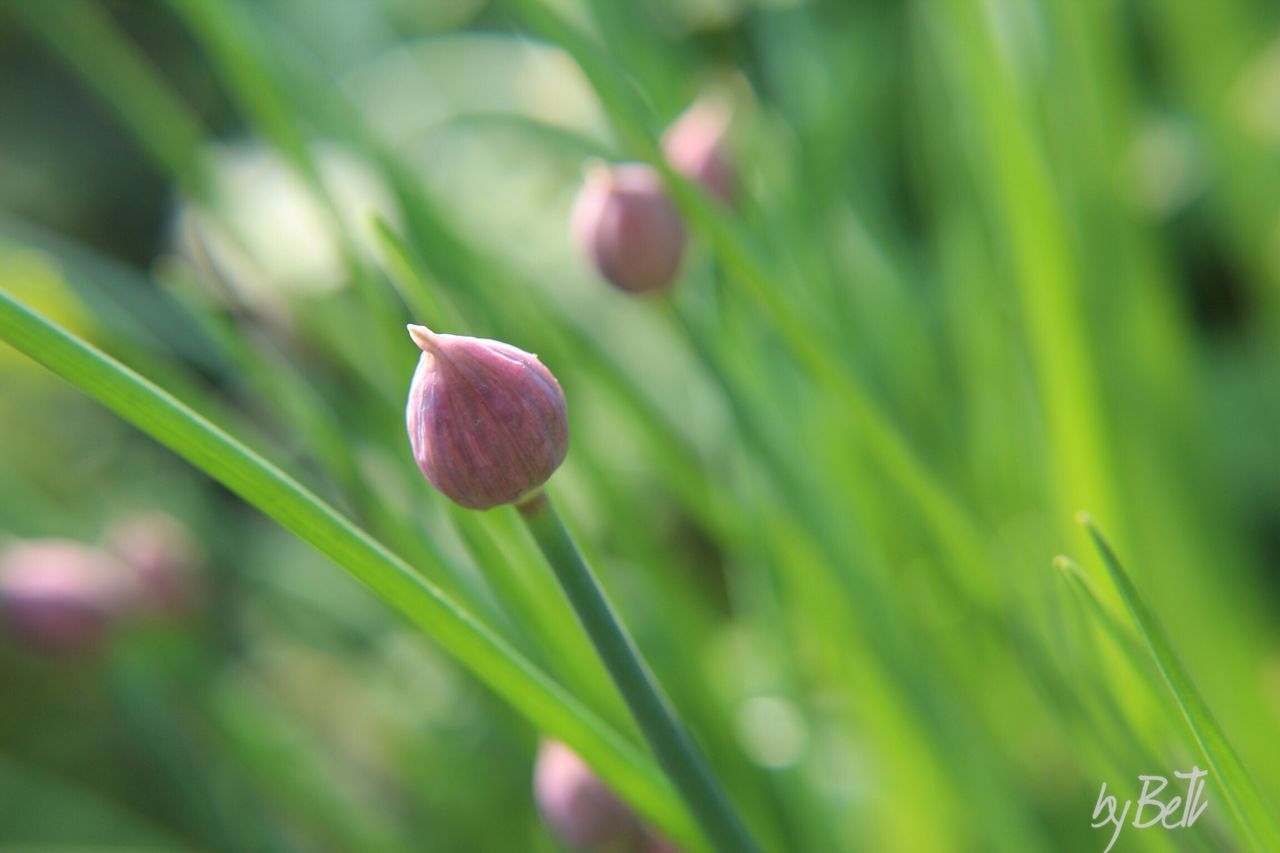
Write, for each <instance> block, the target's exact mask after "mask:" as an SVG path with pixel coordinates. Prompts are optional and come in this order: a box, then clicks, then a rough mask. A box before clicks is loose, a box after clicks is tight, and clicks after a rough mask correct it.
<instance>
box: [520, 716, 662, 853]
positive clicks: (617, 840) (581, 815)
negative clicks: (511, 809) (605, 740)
mask: <svg viewBox="0 0 1280 853" xmlns="http://www.w3.org/2000/svg"><path fill="white" fill-rule="evenodd" d="M533 795H534V800H535V801H536V802H537V804H538V811H539V812H540V813H541V814H542V818H543V820H545V821H546V822H547V825H548V826H549V827H550V828H551V830H552V832H554V833H555V835H556V836H557V837H559V838H560V839H561V840H562V841H563V842H564V843H565V844H568V845H570V846H572V847H573V848H574V849H581V850H600V849H604V848H606V847H608V848H609V849H628V848H631V847H633V846H634V845H631V844H626V843H625V842H626V841H629V840H630V839H631V837H633V836H634V835H635V834H636V832H637V830H638V825H637V822H636V819H635V816H634V815H633V814H632V812H631V810H630V809H629V808H627V806H626V805H625V804H624V803H623V802H622V801H621V800H619V799H618V797H617V796H616V795H615V794H614V793H613V791H611V790H609V788H608V787H607V786H606V785H605V784H604V782H602V781H600V778H599V777H598V776H596V774H595V773H594V772H593V771H592V770H591V768H590V767H588V766H587V764H586V762H584V761H583V760H582V759H581V758H579V757H578V755H577V753H575V752H574V751H573V750H571V749H569V747H567V746H565V745H564V744H562V743H559V742H557V741H544V742H543V744H542V746H541V748H540V749H539V750H538V760H537V763H536V765H535V766H534V771H533Z"/></svg>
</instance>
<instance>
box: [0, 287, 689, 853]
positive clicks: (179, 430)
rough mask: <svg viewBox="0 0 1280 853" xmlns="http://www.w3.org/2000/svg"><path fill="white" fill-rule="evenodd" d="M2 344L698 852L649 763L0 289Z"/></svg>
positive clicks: (470, 625) (510, 652)
mask: <svg viewBox="0 0 1280 853" xmlns="http://www.w3.org/2000/svg"><path fill="white" fill-rule="evenodd" d="M0 339H3V340H5V341H6V342H8V343H9V344H11V345H12V346H14V347H15V348H16V349H18V350H20V351H22V352H24V353H26V354H27V355H28V356H30V357H31V358H33V359H35V360H36V361H38V362H39V363H41V364H43V365H44V366H45V367H47V368H49V369H50V370H52V371H53V372H54V373H56V374H58V375H59V376H61V377H63V378H64V379H66V380H68V381H69V382H71V383H72V384H73V385H75V386H77V387H78V388H80V389H81V390H82V391H84V392H85V393H86V394H88V395H89V396H90V397H92V398H94V399H95V400H97V401H98V402H100V403H102V404H103V405H105V406H106V407H107V408H109V409H111V410H112V411H113V412H115V413H116V414H118V415H120V416H121V417H122V418H124V419H125V420H127V421H129V422H130V423H132V424H133V425H135V426H137V427H138V428H139V429H141V430H143V431H144V432H146V433H147V434H148V435H150V436H151V437H152V438H154V439H155V440H157V441H158V442H160V443H161V444H163V445H165V446H166V447H168V448H169V449H171V450H173V451H174V452H175V453H177V454H178V455H180V456H182V457H183V458H185V459H186V460H187V461H188V462H191V463H192V464H193V465H195V466H196V467H197V468H199V469H201V470H202V471H204V472H205V473H207V474H209V475H210V476H211V477H213V478H214V479H216V480H217V481H218V482H220V483H222V484H223V485H224V486H226V487H227V488H229V489H231V490H232V491H234V492H235V493H236V494H238V495H240V496H241V497H242V498H244V499H245V500H246V501H248V502H249V503H251V504H253V505H254V506H256V507H257V508H258V509H260V510H262V511H263V512H264V513H266V514H267V515H268V516H270V517H271V518H273V519H274V520H276V521H277V522H279V523H280V524H281V525H282V526H283V527H285V528H286V529H288V530H290V531H291V532H293V533H294V534H296V535H297V536H298V537H299V538H301V539H302V540H304V541H306V542H307V543H309V544H310V545H312V546H314V547H315V548H316V549H317V550H319V551H321V552H322V553H324V554H326V555H327V556H328V557H330V558H331V559H332V560H333V561H334V562H336V563H337V564H338V565H340V566H342V567H343V568H344V569H346V570H347V571H349V572H350V573H351V574H352V575H353V576H354V577H355V578H356V579H358V580H360V581H361V582H362V583H364V584H365V585H366V586H368V587H369V588H370V589H372V590H373V591H374V592H375V593H377V594H378V595H379V596H381V597H382V598H383V599H385V600H386V601H387V602H389V603H391V604H393V605H395V607H397V608H398V609H399V610H400V611H401V612H403V613H404V614H405V615H406V616H407V617H409V618H410V619H411V620H412V621H413V622H415V623H416V624H417V625H419V626H420V627H421V628H422V629H423V630H424V631H426V632H427V633H428V634H429V635H430V636H432V637H433V638H435V639H436V641H437V642H439V643H440V645H441V646H442V647H443V648H445V649H446V650H447V651H449V652H450V653H451V654H452V655H454V656H455V657H456V658H457V659H458V660H459V661H461V662H462V663H463V664H464V665H466V666H467V667H468V668H469V669H470V670H471V671H472V672H473V673H475V674H476V675H477V677H479V678H480V679H481V680H483V681H484V682H485V683H486V684H488V685H489V686H490V687H491V688H492V689H493V690H494V691H495V692H496V693H498V694H499V695H500V696H502V697H503V698H505V699H506V700H507V701H508V702H510V703H511V705H512V706H513V707H514V708H516V709H517V710H518V711H520V712H521V713H522V714H524V715H525V716H526V717H527V718H528V719H529V720H530V721H531V722H532V723H534V725H536V726H537V727H538V728H539V729H540V730H542V731H545V732H546V733H548V734H550V735H552V736H554V737H557V738H559V739H561V740H563V741H565V742H566V743H568V744H569V745H570V746H572V747H573V748H574V749H575V750H576V751H577V752H578V753H579V754H581V755H582V756H583V758H584V759H586V760H587V761H589V762H591V763H592V764H593V766H594V767H595V769H596V770H597V771H598V772H599V773H600V775H601V776H602V777H603V778H604V779H606V780H607V781H608V782H609V783H610V784H611V785H613V786H614V787H615V788H616V790H618V792H619V793H620V794H622V796H624V797H626V798H627V799H628V800H629V801H630V802H631V803H632V804H633V805H634V806H635V807H636V808H637V809H639V810H640V811H642V812H644V813H645V814H646V815H647V816H648V817H649V818H650V819H652V820H653V821H654V822H655V823H658V824H659V825H661V826H662V827H663V828H664V829H665V830H666V831H667V832H668V833H669V834H670V835H671V836H672V837H673V838H675V839H676V840H678V841H679V842H681V843H683V844H689V845H692V846H695V847H696V846H698V845H697V840H698V835H697V832H696V830H695V829H694V828H693V825H692V823H691V821H690V818H689V816H688V814H687V813H686V812H685V811H684V809H683V808H682V807H681V805H680V804H679V801H678V800H676V799H675V797H674V794H673V792H672V791H671V789H670V788H669V787H668V785H667V784H666V783H665V781H663V779H662V777H661V776H660V775H659V772H658V770H657V768H656V767H654V766H653V764H652V763H650V762H649V761H647V760H646V759H645V758H644V757H643V756H642V755H641V754H640V753H639V752H638V751H637V750H636V749H635V748H634V747H633V746H631V745H630V744H628V743H627V742H626V741H625V740H624V739H623V738H622V737H620V736H619V735H618V734H617V733H616V732H614V731H613V730H611V729H610V728H608V727H607V726H606V725H605V724H603V723H602V722H601V721H600V720H599V719H597V718H596V717H595V716H593V715H592V714H591V713H590V712H589V711H587V710H586V709H585V708H584V707H583V706H582V705H580V704H579V703H578V702H577V700H575V699H574V698H573V697H572V696H570V695H568V694H567V693H566V692H565V691H564V690H563V689H562V688H561V687H560V686H559V685H557V684H556V683H555V682H553V681H552V680H550V679H549V678H548V677H547V676H546V675H545V674H543V673H542V672H541V671H540V670H538V669H537V668H536V667H534V666H533V665H532V664H530V663H529V662H528V661H527V660H526V659H525V658H524V657H522V656H521V655H520V654H519V653H518V652H517V651H516V650H515V649H513V648H511V647H510V646H508V645H507V644H506V643H505V642H504V641H503V640H502V639H501V638H499V637H497V636H495V635H494V634H493V633H492V632H490V631H489V630H488V629H486V628H485V627H484V626H483V625H482V624H481V623H479V622H478V621H477V620H476V619H475V618H474V617H473V616H471V614H469V613H468V612H466V611H464V610H462V609H461V608H459V607H458V606H457V605H456V604H454V603H453V602H452V601H451V600H450V599H448V598H446V597H445V596H444V595H442V594H441V593H440V592H439V591H438V590H437V589H436V588H435V587H434V586H432V585H431V584H429V583H427V582H426V581H425V580H423V579H422V578H421V577H420V576H419V575H418V573H417V572H415V571H414V569H413V568H411V567H410V566H409V565H408V564H407V563H406V562H405V561H404V560H402V559H401V558H399V557H397V556H396V555H394V554H392V553H391V552H390V551H388V550H387V549H386V548H385V547H383V546H382V545H380V544H379V543H377V542H375V541H374V540H373V539H371V538H370V537H369V536H368V535H367V534H366V533H364V532H363V531H362V530H360V529H358V528H357V527H355V526H354V525H353V524H352V523H351V522H350V521H348V520H347V519H345V518H343V517H342V516H341V515H339V514H338V513H337V512H336V511H335V510H334V509H333V508H332V507H330V506H329V505H327V504H326V503H324V502H323V501H322V500H320V499H319V498H318V497H316V496H315V495H314V494H312V493H311V492H309V491H308V490H307V489H305V488H304V487H303V486H301V485H300V484H299V483H298V482H297V481H295V480H293V479H292V478H290V477H289V476H288V475H286V474H285V473H284V472H283V471H281V470H280V469H279V468H277V467H275V466H274V465H272V464H271V463H270V462H268V461H266V460H265V459H263V458H262V457H261V456H259V455H258V454H256V453H255V452H253V451H252V450H250V449H249V448H248V447H246V446H244V445H243V444H241V443H240V442H239V441H237V440H236V439H234V438H232V437H231V436H229V435H227V434H226V433H225V432H223V431H222V430H220V429H218V428H217V427H216V426H214V425H213V424H211V423H210V422H209V421H207V420H205V419H204V418H203V417H201V416H200V415H199V414H197V413H196V412H194V411H193V410H191V409H190V408H189V407H187V406H185V405H184V404H182V403H181V402H179V401H178V400H177V399H175V398H174V397H173V396H171V395H170V394H168V393H167V392H166V391H164V390H163V389H161V388H159V387H158V386H156V385H155V384H154V383H152V382H150V381H149V380H147V379H146V378H144V377H142V376H140V375H139V374H137V373H135V372H134V371H132V370H130V369H129V368H127V367H125V366H124V365H122V364H120V363H119V362H117V361H115V360H114V359H112V358H111V357H110V356H107V355H105V354H104V353H102V352H100V351H98V350H97V349H95V348H93V347H91V346H89V345H88V344H86V343H84V342H83V341H81V340H79V339H77V338H75V337H74V336H72V335H70V334H68V333H67V332H65V331H63V330H62V329H60V328H58V327H57V326H55V325H53V324H51V323H49V322H48V321H47V320H45V319H43V318H42V317H40V316H38V315H36V314H34V313H32V312H31V311H30V310H29V309H27V308H26V307H24V306H23V305H21V304H20V303H18V302H17V301H15V300H14V299H13V298H12V297H10V296H9V295H8V294H6V293H3V292H0Z"/></svg>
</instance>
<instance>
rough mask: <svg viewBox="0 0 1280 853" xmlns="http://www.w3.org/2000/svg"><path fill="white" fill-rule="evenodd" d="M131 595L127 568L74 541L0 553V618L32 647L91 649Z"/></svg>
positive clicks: (43, 542) (13, 547)
mask: <svg viewBox="0 0 1280 853" xmlns="http://www.w3.org/2000/svg"><path fill="white" fill-rule="evenodd" d="M135 595H137V587H136V580H135V578H134V577H133V576H132V575H131V573H130V571H129V569H128V568H127V567H126V566H124V565H122V564H120V563H119V562H117V561H116V560H114V559H112V558H111V557H110V556H108V555H106V554H103V553H102V552H100V551H97V550H95V549H93V548H90V547H89V546H87V545H82V544H80V543H78V542H70V541H64V540H57V539H48V540H36V541H30V542H19V543H17V544H14V545H11V546H9V547H8V548H7V549H5V551H4V552H3V553H0V618H2V620H3V622H4V624H5V625H6V626H7V628H8V629H9V630H10V631H11V632H12V633H13V634H15V635H16V636H17V637H19V638H20V639H21V640H23V641H24V642H26V643H27V644H28V645H30V646H31V647H32V648H33V649H36V650H37V651H43V652H48V653H51V654H75V653H84V652H91V651H93V650H94V649H96V648H97V647H98V646H99V645H100V644H101V643H102V641H103V640H104V639H105V638H106V636H107V633H108V631H109V630H110V627H111V623H112V621H113V620H114V619H115V618H116V617H117V616H119V615H120V614H121V613H123V612H125V611H126V610H127V609H128V608H129V606H130V602H131V601H132V600H133V597H134V596H135Z"/></svg>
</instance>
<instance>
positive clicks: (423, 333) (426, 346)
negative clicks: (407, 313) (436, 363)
mask: <svg viewBox="0 0 1280 853" xmlns="http://www.w3.org/2000/svg"><path fill="white" fill-rule="evenodd" d="M406 328H407V329H408V330H409V337H411V338H413V342H414V343H415V344H417V345H418V349H420V350H422V351H423V352H434V351H435V349H436V333H435V332H433V331H431V330H430V329H428V328H427V327H426V326H417V325H414V324H413V323H410V324H409V325H408V326H406Z"/></svg>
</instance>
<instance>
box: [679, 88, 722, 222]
mask: <svg viewBox="0 0 1280 853" xmlns="http://www.w3.org/2000/svg"><path fill="white" fill-rule="evenodd" d="M731 117H732V116H731V113H730V109H729V106H728V104H727V103H725V102H724V101H722V100H720V99H718V98H713V97H704V98H699V99H698V100H697V101H696V102H694V104H693V106H691V107H689V109H687V110H685V111H684V112H683V113H682V114H681V115H680V117H679V118H677V119H676V120H675V121H674V122H673V123H672V125H671V127H669V128H667V132H666V133H665V134H664V135H663V137H662V150H663V152H664V153H665V154H666V156H667V162H669V163H670V164H671V167H672V168H673V169H675V170H676V171H677V172H679V173H680V174H682V175H684V176H685V177H686V178H688V179H689V180H691V181H694V182H696V183H698V184H700V185H701V186H702V188H703V189H704V190H706V191H707V193H709V194H710V195H711V196H712V197H713V198H715V199H718V200H719V201H720V202H722V203H723V204H726V205H731V204H733V200H734V197H735V196H736V194H737V193H736V181H735V179H734V174H733V168H732V167H731V165H730V159H729V152H728V134H729V122H730V119H731Z"/></svg>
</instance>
